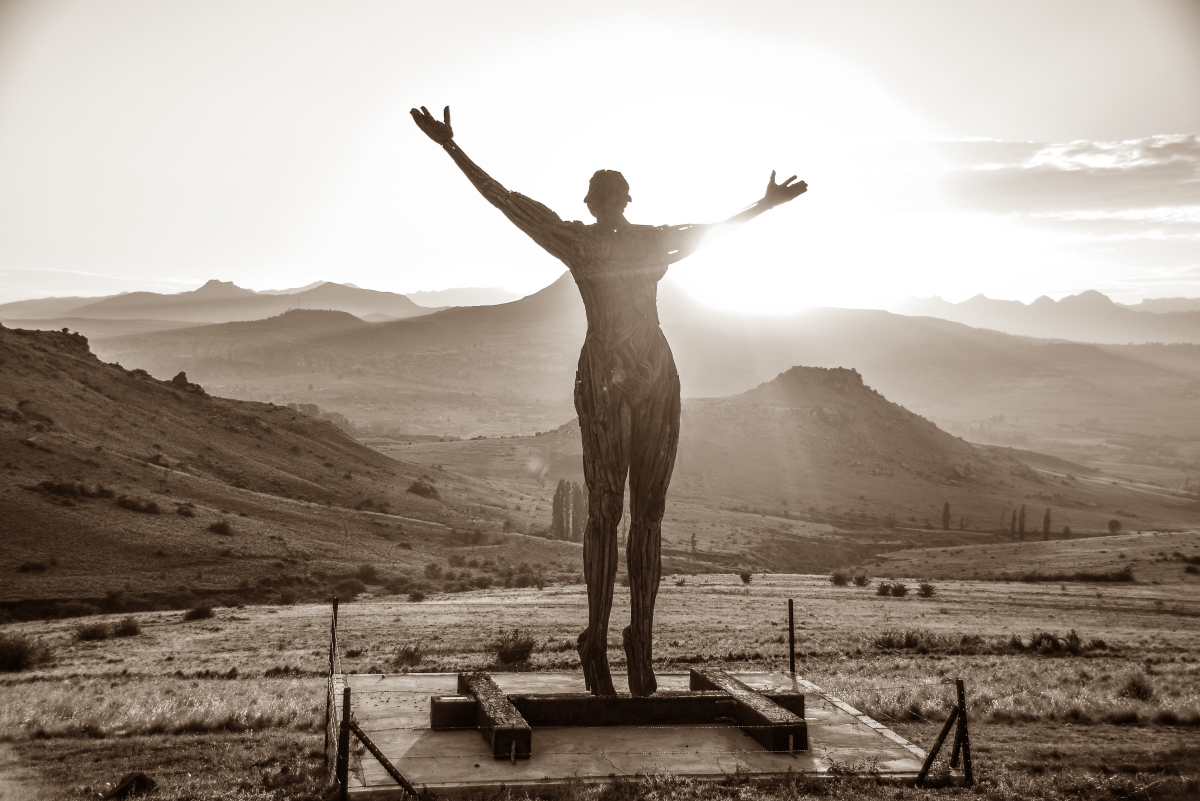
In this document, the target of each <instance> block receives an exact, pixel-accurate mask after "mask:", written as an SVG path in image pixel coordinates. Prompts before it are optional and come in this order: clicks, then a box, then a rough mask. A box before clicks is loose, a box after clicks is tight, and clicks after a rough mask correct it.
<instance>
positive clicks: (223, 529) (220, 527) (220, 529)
mask: <svg viewBox="0 0 1200 801" xmlns="http://www.w3.org/2000/svg"><path fill="white" fill-rule="evenodd" d="M208 530H209V531H211V532H212V533H214V534H221V535H224V536H226V537H232V536H233V526H231V525H229V521H228V520H218V521H217V522H215V523H209V524H208Z"/></svg>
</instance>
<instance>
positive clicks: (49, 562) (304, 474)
mask: <svg viewBox="0 0 1200 801" xmlns="http://www.w3.org/2000/svg"><path fill="white" fill-rule="evenodd" d="M347 317H349V315H347ZM350 319H352V320H353V319H355V318H350ZM357 322H358V323H359V324H360V325H366V324H365V323H362V322H361V321H357ZM0 453H2V454H3V466H2V469H0V575H3V576H4V579H3V581H0V605H3V604H7V605H9V606H11V605H12V604H14V603H16V602H19V601H26V602H33V601H43V602H47V603H49V602H51V601H53V600H55V599H66V598H87V599H92V600H96V599H101V598H104V597H105V596H106V595H108V594H111V593H116V594H118V595H119V594H121V593H126V594H127V595H129V596H133V595H141V596H147V595H153V594H158V595H162V594H164V593H166V594H172V593H173V594H174V597H177V598H178V597H192V596H195V595H196V594H209V595H211V594H213V593H222V592H224V593H234V595H235V596H236V595H237V593H238V592H241V593H242V594H243V595H245V593H247V592H250V591H251V590H255V588H258V589H259V590H261V591H262V592H263V593H265V592H267V591H268V590H270V589H275V588H278V587H281V586H292V585H295V586H298V587H301V588H308V589H309V590H310V591H313V592H315V591H317V590H316V589H314V586H316V585H319V587H320V588H324V587H325V586H327V584H328V582H331V581H333V580H334V579H335V578H336V577H337V576H339V575H347V574H349V573H353V572H354V571H355V570H357V569H358V566H359V565H362V564H368V565H377V566H378V567H379V568H380V572H381V573H382V572H384V571H387V572H388V573H390V574H391V575H393V576H395V575H400V574H403V573H405V572H412V571H415V574H416V575H419V568H420V566H422V565H424V564H426V562H428V561H429V560H430V559H435V558H436V559H441V560H444V558H445V557H446V555H447V554H448V553H451V552H453V549H454V548H459V547H462V546H464V545H466V544H468V543H470V544H472V545H473V546H475V551H478V552H479V554H486V555H489V556H491V557H492V558H493V559H503V560H507V559H508V558H510V557H511V558H512V559H513V560H515V561H514V563H515V562H516V561H525V560H529V561H530V562H536V563H544V562H545V559H546V558H547V557H561V558H562V559H564V560H567V559H568V558H570V557H573V559H574V560H577V559H578V547H577V546H568V545H565V544H563V545H561V546H546V544H545V543H542V542H541V541H540V540H539V541H537V542H538V543H540V544H538V545H526V544H525V541H526V538H525V537H523V536H520V535H519V534H504V533H502V529H516V530H519V529H521V528H524V527H526V526H527V524H528V521H527V520H526V514H530V515H532V514H533V505H532V504H531V503H530V499H529V498H527V497H525V496H523V495H519V494H513V493H511V492H508V491H506V490H504V489H503V488H500V489H497V488H496V487H494V486H492V485H491V484H490V483H488V482H486V481H481V480H478V479H473V478H468V477H465V476H461V475H455V474H451V473H449V472H447V471H443V470H439V469H436V468H429V467H424V466H421V465H417V464H414V463H411V462H404V461H397V460H394V459H392V458H389V457H387V456H384V455H382V454H380V453H379V452H377V451H374V450H372V449H370V448H367V447H365V446H363V445H362V444H360V443H359V442H357V441H355V440H354V439H352V438H350V437H349V436H347V435H346V434H344V433H343V432H342V431H341V430H340V429H338V428H337V427H335V426H334V425H333V424H332V423H329V422H327V421H323V420H318V419H316V418H314V417H310V416H308V415H307V414H303V413H300V412H298V411H294V410H291V409H288V408H284V407H281V406H273V405H269V404H261V403H250V402H244V401H237V400H228V399H224V398H219V397H213V396H212V395H210V394H208V393H207V392H206V391H204V390H203V389H202V388H201V387H200V386H198V385H196V384H194V383H190V382H187V381H186V380H185V379H184V378H180V379H179V380H178V381H158V380H155V379H154V378H152V377H151V376H150V375H149V374H147V373H146V372H145V371H141V370H134V371H128V370H125V369H123V368H120V367H118V366H115V365H109V364H104V363H103V362H101V361H100V360H99V359H97V358H96V357H95V356H94V355H93V354H91V353H90V351H89V348H88V343H87V340H86V339H85V338H84V337H82V336H78V335H72V334H64V333H60V332H41V331H25V330H12V329H7V328H3V327H0ZM414 484H416V485H417V486H418V487H419V488H420V487H424V488H426V489H421V491H420V493H415V492H410V491H409V489H410V487H413V486H414ZM427 488H432V489H427ZM523 504H524V505H525V508H526V509H527V510H528V512H527V513H523V512H518V511H509V510H508V507H510V506H515V507H521V506H522V505H523ZM226 526H227V528H226ZM548 547H549V550H547V548H548ZM473 553H474V552H473ZM570 569H571V570H575V569H577V566H575V565H574V564H572V565H571V567H570ZM321 582H326V584H322V583H321ZM322 591H323V590H322ZM261 594H262V593H260V595H261Z"/></svg>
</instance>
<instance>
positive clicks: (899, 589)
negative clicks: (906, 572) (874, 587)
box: [892, 582, 908, 598]
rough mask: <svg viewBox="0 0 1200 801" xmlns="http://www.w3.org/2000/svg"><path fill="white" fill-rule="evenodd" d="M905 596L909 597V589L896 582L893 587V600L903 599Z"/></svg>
mask: <svg viewBox="0 0 1200 801" xmlns="http://www.w3.org/2000/svg"><path fill="white" fill-rule="evenodd" d="M905 595H908V587H906V586H904V585H903V584H901V583H900V582H896V583H895V584H893V585H892V597H893V598H903V597H904V596H905Z"/></svg>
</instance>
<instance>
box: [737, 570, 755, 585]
mask: <svg viewBox="0 0 1200 801" xmlns="http://www.w3.org/2000/svg"><path fill="white" fill-rule="evenodd" d="M738 578H740V579H741V580H742V583H743V584H749V583H750V581H751V580H752V579H753V578H754V574H753V573H751V572H750V571H749V570H742V571H739V572H738Z"/></svg>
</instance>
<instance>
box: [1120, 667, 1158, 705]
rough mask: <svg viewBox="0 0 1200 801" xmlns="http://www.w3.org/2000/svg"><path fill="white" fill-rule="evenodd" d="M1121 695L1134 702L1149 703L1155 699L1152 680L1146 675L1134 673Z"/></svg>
mask: <svg viewBox="0 0 1200 801" xmlns="http://www.w3.org/2000/svg"><path fill="white" fill-rule="evenodd" d="M1119 695H1120V696H1121V697H1122V698H1131V699H1133V700H1134V701H1149V700H1151V699H1153V698H1154V688H1153V687H1151V686H1150V680H1149V679H1147V678H1146V675H1145V674H1144V673H1134V674H1133V675H1132V676H1130V677H1129V678H1128V680H1126V682H1125V686H1124V687H1122V688H1121V692H1120V693H1119Z"/></svg>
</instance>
